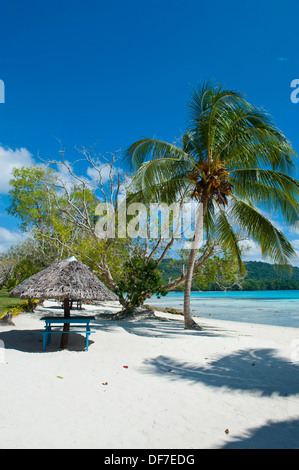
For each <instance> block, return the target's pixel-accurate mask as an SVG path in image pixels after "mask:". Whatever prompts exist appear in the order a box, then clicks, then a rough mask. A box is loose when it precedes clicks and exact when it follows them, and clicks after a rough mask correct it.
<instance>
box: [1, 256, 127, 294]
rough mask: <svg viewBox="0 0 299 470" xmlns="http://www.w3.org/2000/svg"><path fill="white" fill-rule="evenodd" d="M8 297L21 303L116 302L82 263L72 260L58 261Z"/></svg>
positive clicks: (16, 288) (28, 280)
mask: <svg viewBox="0 0 299 470" xmlns="http://www.w3.org/2000/svg"><path fill="white" fill-rule="evenodd" d="M9 295H10V296H11V297H21V298H22V299H28V298H31V299H41V300H45V299H56V300H61V301H63V300H65V299H76V300H118V297H117V295H116V294H114V293H113V292H111V291H110V290H109V289H108V288H107V287H106V286H105V284H103V283H102V282H101V281H100V280H99V279H98V278H97V277H96V276H95V275H94V274H93V273H92V272H91V271H90V269H89V268H88V267H87V266H86V265H85V264H83V263H80V262H79V261H78V260H77V259H76V258H75V257H73V256H72V257H71V258H67V259H65V260H62V261H58V262H56V263H54V264H52V265H51V266H48V267H47V268H46V269H43V270H42V271H40V272H39V273H37V274H34V275H33V276H31V277H30V278H29V279H26V280H25V281H24V282H22V283H21V284H19V285H18V286H17V287H15V288H14V289H13V290H12V291H11V292H10V293H9Z"/></svg>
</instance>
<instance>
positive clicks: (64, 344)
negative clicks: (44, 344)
mask: <svg viewBox="0 0 299 470" xmlns="http://www.w3.org/2000/svg"><path fill="white" fill-rule="evenodd" d="M63 307H64V317H65V318H70V316H71V315H70V301H69V299H64V301H63ZM63 331H70V324H69V323H64V324H63ZM68 342H69V333H62V335H61V341H60V347H61V348H67V345H68Z"/></svg>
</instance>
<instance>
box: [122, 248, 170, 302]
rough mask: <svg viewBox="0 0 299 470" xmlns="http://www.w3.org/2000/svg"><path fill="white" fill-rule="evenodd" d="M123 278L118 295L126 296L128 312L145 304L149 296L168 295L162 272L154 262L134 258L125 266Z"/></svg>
mask: <svg viewBox="0 0 299 470" xmlns="http://www.w3.org/2000/svg"><path fill="white" fill-rule="evenodd" d="M123 269H124V272H123V278H122V279H121V280H120V282H119V284H118V290H117V292H116V293H117V294H118V295H122V296H125V297H126V299H127V301H128V307H127V308H126V310H127V311H131V310H133V308H134V307H139V306H140V305H142V304H143V302H144V299H145V298H146V297H147V296H148V294H150V295H151V294H156V295H157V296H158V297H159V296H161V295H166V293H167V292H166V291H165V289H164V288H163V284H162V279H161V274H160V272H159V271H158V270H157V269H156V263H155V262H154V261H153V260H149V261H148V260H145V259H144V258H141V257H139V256H133V257H132V258H131V259H130V260H129V261H127V262H126V263H125V264H124V267H123Z"/></svg>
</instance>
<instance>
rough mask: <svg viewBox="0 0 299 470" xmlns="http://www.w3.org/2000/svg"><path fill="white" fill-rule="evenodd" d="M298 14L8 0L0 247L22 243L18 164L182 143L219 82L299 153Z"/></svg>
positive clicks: (3, 18)
mask: <svg viewBox="0 0 299 470" xmlns="http://www.w3.org/2000/svg"><path fill="white" fill-rule="evenodd" d="M298 17H299V2H298V1H297V0H293V1H291V0H285V1H277V0H272V1H268V0H259V1H257V0H253V1H251V2H240V1H229V0H228V1H226V2H223V1H219V0H217V1H213V2H211V1H200V0H197V1H196V0H184V1H181V0H172V1H168V0H166V1H163V0H160V1H156V0H151V1H148V2H145V1H143V0H139V1H135V0H128V1H121V0H118V1H115V0H110V1H102V0H97V1H95V0H85V1H84V2H83V1H77V0H71V1H70V0H60V1H57V0H51V1H45V0H42V1H41V0H27V1H26V2H24V1H23V0H2V1H1V6H0V36H1V46H2V47H1V52H0V79H2V80H4V83H5V101H6V102H5V103H4V104H0V193H1V194H0V251H1V248H2V249H3V248H6V247H7V246H9V244H10V243H12V242H15V241H16V240H17V239H18V231H17V223H18V221H17V220H16V219H14V218H12V217H8V216H7V214H6V213H5V207H7V191H8V180H9V174H10V170H11V167H12V166H14V165H15V166H18V165H21V164H22V163H24V164H31V163H34V161H35V160H36V156H37V154H38V153H40V154H41V155H42V156H44V157H45V158H52V157H58V153H57V152H58V150H59V143H58V141H57V139H60V140H61V142H62V145H63V147H65V148H66V150H67V158H68V159H69V160H70V161H71V160H72V158H75V151H74V147H75V146H82V145H85V146H87V147H88V146H90V145H92V144H93V143H95V142H96V141H97V142H98V144H97V149H98V151H99V152H101V153H105V152H110V151H115V150H119V149H121V150H125V148H126V147H127V146H128V145H130V144H131V143H132V142H134V141H135V140H137V139H139V138H140V137H141V136H147V137H153V136H155V137H157V138H161V139H163V140H167V141H173V140H174V139H175V138H176V137H178V136H179V135H180V133H181V131H182V130H184V129H185V126H186V107H187V103H188V101H189V99H190V93H191V89H192V87H196V86H197V85H198V83H199V82H202V81H205V80H208V79H211V80H213V81H215V83H222V84H223V85H224V86H225V87H227V88H230V89H236V90H239V91H241V92H243V93H244V94H245V95H246V97H247V99H248V100H249V101H250V102H252V103H254V104H256V105H258V106H263V107H264V108H265V109H267V110H268V111H269V112H270V114H271V115H272V116H273V118H274V120H275V122H276V124H277V125H278V127H279V128H280V129H281V130H282V131H283V132H284V133H285V134H286V135H287V137H288V138H289V139H290V140H291V141H292V143H293V146H294V149H295V150H296V152H297V153H299V134H298V124H299V103H298V104H294V103H292V102H291V100H290V94H291V91H292V89H291V88H290V84H291V81H292V80H294V79H296V78H299V57H298V35H299V34H298V33H299V31H298ZM271 217H273V219H275V220H277V223H278V224H281V220H280V218H279V215H275V214H271ZM286 234H287V235H288V236H289V237H290V239H291V240H293V241H294V244H295V246H296V248H298V250H299V240H298V234H296V233H295V232H291V231H289V230H286Z"/></svg>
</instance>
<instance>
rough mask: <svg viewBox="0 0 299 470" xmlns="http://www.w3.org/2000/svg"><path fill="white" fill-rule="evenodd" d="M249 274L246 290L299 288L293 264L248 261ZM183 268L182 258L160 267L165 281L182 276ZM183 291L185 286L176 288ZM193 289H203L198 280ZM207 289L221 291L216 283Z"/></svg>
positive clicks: (295, 268) (236, 288)
mask: <svg viewBox="0 0 299 470" xmlns="http://www.w3.org/2000/svg"><path fill="white" fill-rule="evenodd" d="M244 265H245V268H246V271H247V276H246V277H245V279H244V280H243V281H242V289H241V290H244V291H252V290H299V268H298V267H295V266H293V267H292V268H291V269H286V268H281V267H279V266H277V265H273V264H270V263H264V262H261V261H247V262H245V263H244ZM182 268H183V262H182V261H181V260H174V259H170V258H167V259H164V260H163V261H162V263H161V265H160V267H159V269H160V272H161V274H162V280H163V283H165V284H166V283H167V282H169V280H172V279H175V278H177V277H179V276H180V274H181V272H182ZM176 290H177V291H180V292H181V291H183V290H184V287H183V286H182V287H180V288H177V289H176ZM192 290H193V291H198V290H203V289H201V288H200V287H199V286H198V285H197V282H196V280H194V281H193V285H192ZM205 290H209V291H219V290H220V289H219V287H218V286H217V285H216V284H213V283H211V284H209V286H208V288H207V289H205ZM228 290H240V288H239V287H238V286H234V287H233V288H231V289H228Z"/></svg>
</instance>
